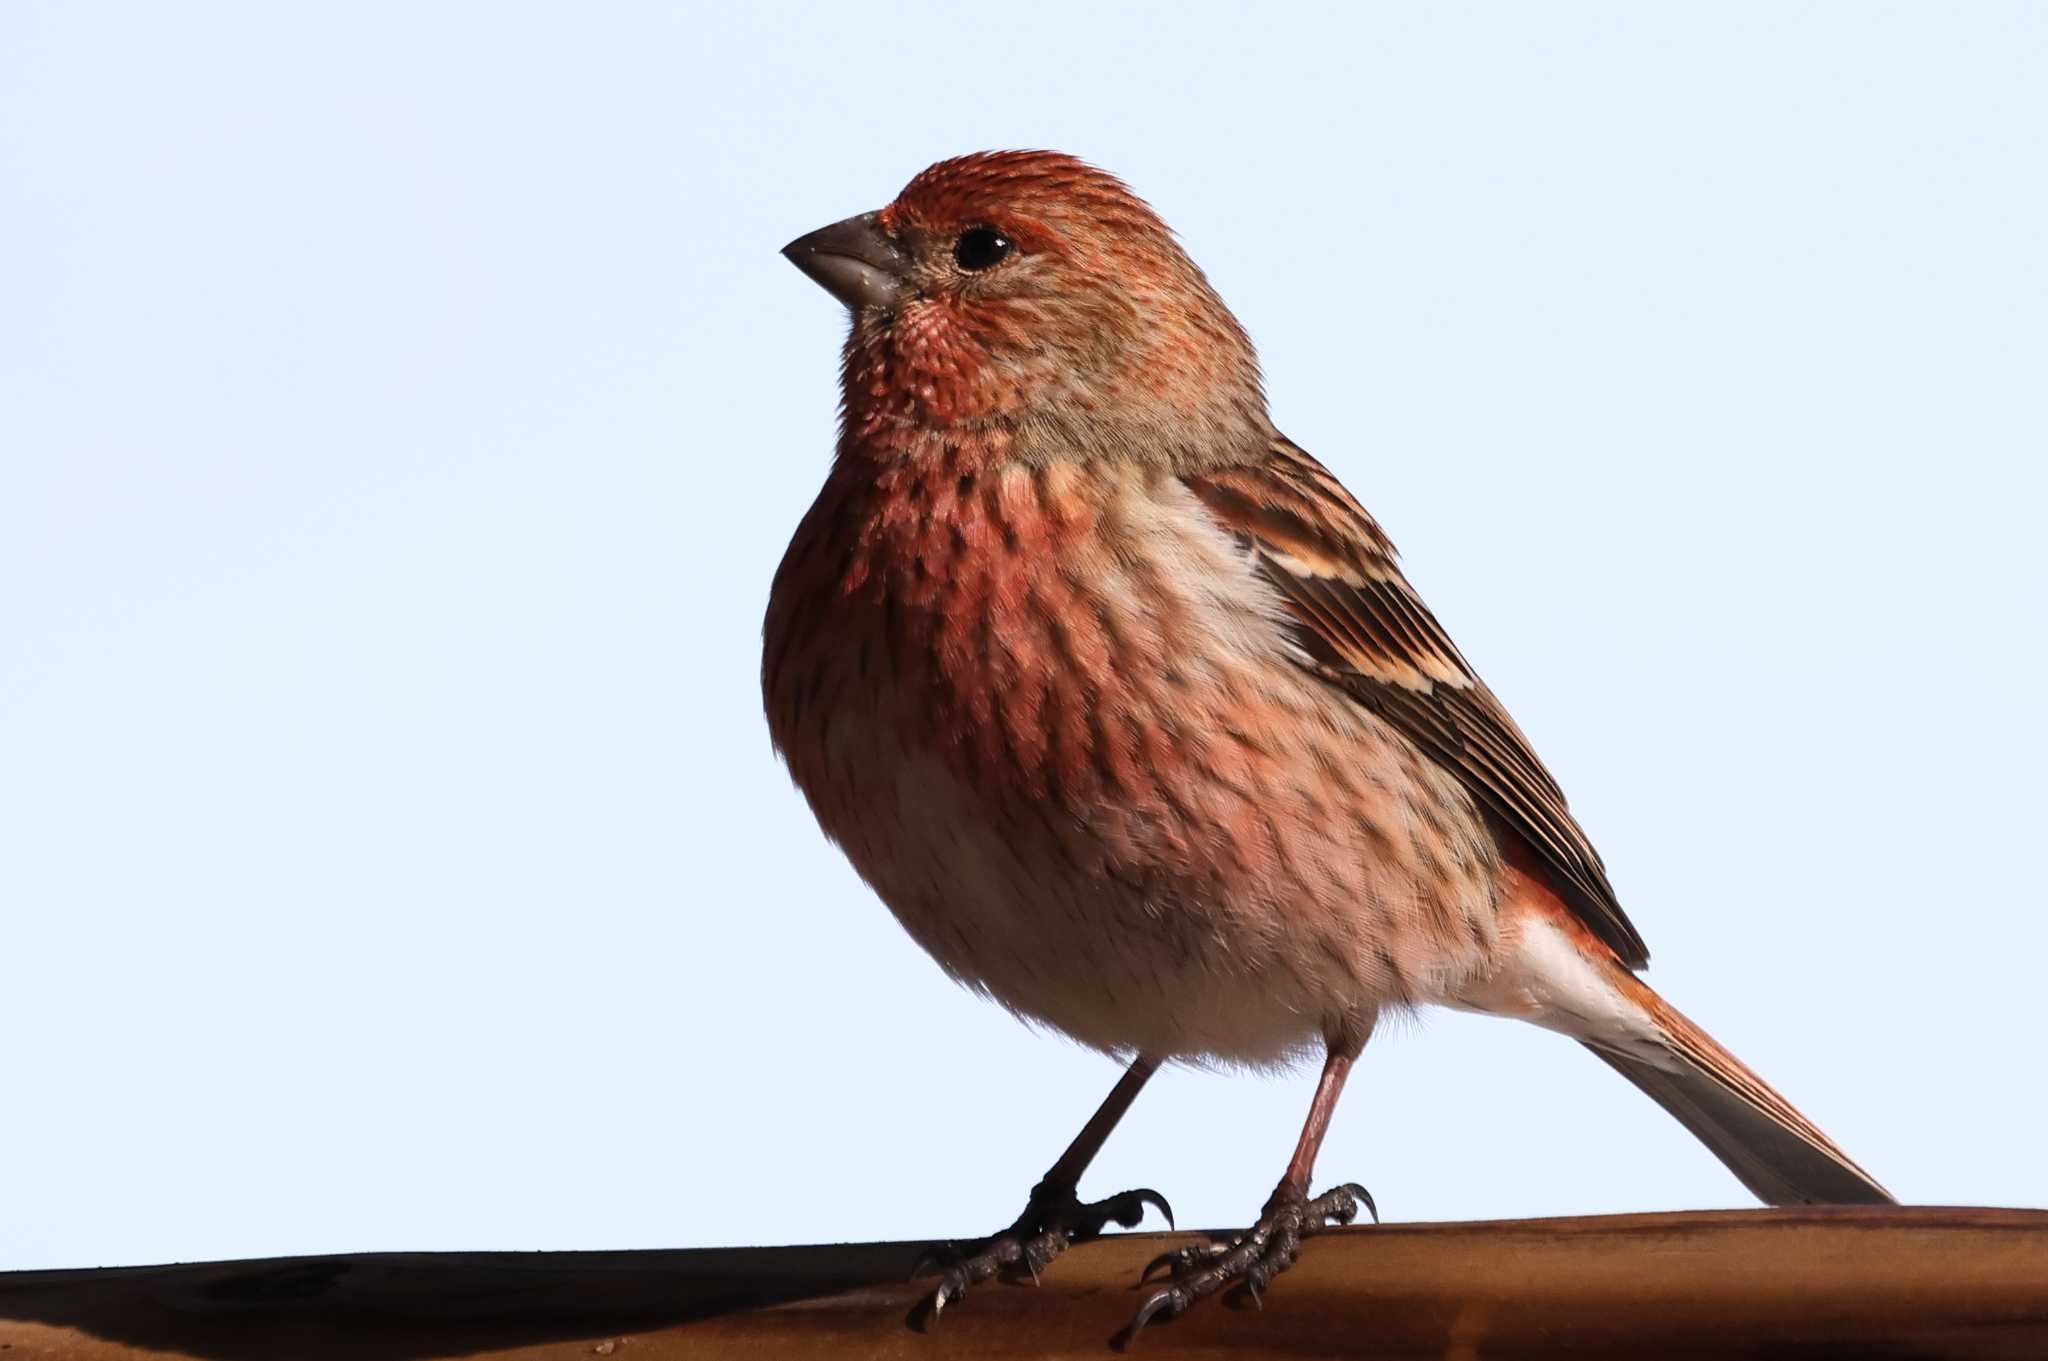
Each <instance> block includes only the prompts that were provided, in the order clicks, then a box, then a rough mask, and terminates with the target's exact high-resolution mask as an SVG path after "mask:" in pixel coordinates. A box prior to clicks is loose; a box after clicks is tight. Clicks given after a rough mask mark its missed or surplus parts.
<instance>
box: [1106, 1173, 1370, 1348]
mask: <svg viewBox="0 0 2048 1361" xmlns="http://www.w3.org/2000/svg"><path fill="white" fill-rule="evenodd" d="M1361 1205H1362V1206H1364V1207H1365V1209H1366V1211H1367V1213H1369V1214H1371V1215H1372V1217H1373V1222H1374V1223H1378V1222H1379V1217H1380V1213H1379V1209H1378V1207H1377V1206H1375V1205H1374V1204H1373V1203H1372V1196H1371V1195H1370V1194H1369V1193H1368V1192H1367V1191H1366V1189H1365V1188H1364V1187H1363V1186H1360V1185H1358V1184H1357V1183H1355V1182H1350V1183H1346V1184H1345V1185H1343V1186H1339V1187H1337V1188H1335V1189H1334V1190H1330V1191H1325V1192H1323V1193H1322V1194H1321V1195H1319V1196H1317V1197H1315V1198H1314V1199H1313V1200H1311V1199H1308V1198H1307V1197H1305V1196H1304V1195H1302V1193H1301V1192H1299V1191H1296V1190H1293V1189H1291V1188H1289V1187H1286V1186H1282V1187H1281V1188H1280V1189H1279V1190H1277V1191H1275V1192H1274V1193H1273V1198H1272V1199H1271V1200H1269V1201H1267V1202H1266V1208H1265V1209H1264V1210H1263V1211H1261V1212H1260V1214H1259V1222H1258V1223H1256V1224H1254V1225H1252V1226H1251V1228H1249V1229H1247V1230H1245V1231H1244V1233H1242V1234H1240V1235H1239V1236H1238V1237H1237V1239H1236V1241H1234V1242H1230V1243H1218V1242H1215V1241H1209V1242H1203V1243H1196V1244H1193V1245H1192V1246H1189V1247H1185V1248H1176V1249H1175V1250H1174V1251H1172V1252H1169V1253H1165V1254H1163V1255H1162V1256H1159V1257H1155V1258H1153V1259H1152V1262H1151V1264H1150V1265H1149V1266H1147V1267H1146V1268H1145V1272H1144V1275H1143V1276H1141V1277H1140V1278H1139V1279H1140V1280H1147V1281H1149V1280H1151V1279H1152V1273H1153V1272H1155V1271H1157V1270H1159V1269H1160V1268H1162V1267H1164V1268H1165V1269H1166V1272H1167V1275H1168V1276H1169V1278H1170V1281H1169V1283H1168V1284H1166V1285H1163V1286H1161V1287H1160V1288H1159V1289H1157V1290H1155V1291H1153V1292H1152V1293H1151V1294H1149V1295H1147V1296H1146V1297H1145V1302H1144V1303H1143V1304H1140V1305H1139V1306H1138V1312H1137V1314H1136V1315H1135V1316H1133V1317H1132V1319H1131V1321H1130V1323H1129V1325H1128V1326H1126V1327H1125V1329H1124V1331H1123V1333H1122V1335H1121V1336H1120V1337H1119V1338H1118V1342H1119V1344H1120V1345H1124V1346H1128V1345H1129V1344H1130V1342H1131V1341H1132V1340H1133V1339H1135V1338H1136V1337H1137V1336H1138V1333H1139V1330H1141V1329H1142V1328H1144V1326H1145V1325H1146V1324H1148V1323H1150V1322H1152V1321H1153V1320H1154V1319H1170V1318H1177V1317H1179V1316H1180V1315H1181V1314H1184V1313H1186V1312H1187V1311H1188V1310H1189V1309H1190V1308H1192V1307H1194V1304H1195V1302H1196V1301H1197V1300H1202V1299H1206V1298H1208V1297H1209V1296H1210V1295H1213V1294H1215V1293H1216V1292H1217V1291H1218V1290H1221V1289H1222V1288H1223V1287H1224V1286H1226V1285H1229V1284H1230V1283H1231V1282H1233V1281H1242V1282H1243V1283H1244V1287H1245V1289H1246V1290H1247V1291H1249V1292H1250V1294H1251V1297H1252V1299H1253V1300H1255V1301H1256V1300H1257V1299H1258V1298H1259V1297H1260V1296H1261V1295H1263V1294H1264V1293H1265V1292H1266V1287H1267V1286H1269V1285H1271V1284H1272V1282H1273V1278H1274V1277H1275V1276H1278V1275H1279V1274H1280V1273H1281V1272H1283V1271H1285V1270H1287V1268H1288V1267H1290V1266H1293V1265H1294V1259H1295V1257H1296V1256H1297V1255H1299V1254H1300V1252H1301V1242H1302V1240H1303V1239H1304V1238H1309V1237H1312V1236H1313V1235H1315V1234H1318V1233H1321V1232H1322V1231H1323V1230H1324V1229H1326V1228H1328V1227H1330V1226H1331V1225H1333V1224H1349V1223H1350V1222H1351V1221H1352V1220H1353V1219H1356V1218H1357V1217H1358V1210H1359V1207H1360V1206H1361Z"/></svg>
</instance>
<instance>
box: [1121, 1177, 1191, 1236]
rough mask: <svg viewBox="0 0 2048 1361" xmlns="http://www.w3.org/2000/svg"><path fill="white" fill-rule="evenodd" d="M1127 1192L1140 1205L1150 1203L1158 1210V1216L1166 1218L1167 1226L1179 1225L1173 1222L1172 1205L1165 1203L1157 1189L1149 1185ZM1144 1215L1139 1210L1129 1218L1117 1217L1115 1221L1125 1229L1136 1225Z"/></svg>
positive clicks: (1174, 1226) (1176, 1226)
mask: <svg viewBox="0 0 2048 1361" xmlns="http://www.w3.org/2000/svg"><path fill="white" fill-rule="evenodd" d="M1129 1194H1130V1195H1131V1196H1132V1197H1133V1198H1135V1199H1136V1200H1137V1202H1138V1204H1139V1206H1140V1207H1143V1206H1146V1205H1150V1206H1151V1207H1152V1208H1153V1209H1155V1210H1157V1211H1159V1214H1160V1216H1161V1217H1162V1218H1163V1219H1165V1220H1166V1227H1167V1228H1169V1229H1172V1228H1178V1227H1179V1226H1178V1225H1176V1224H1175V1223H1174V1222H1173V1206H1171V1205H1169V1204H1167V1203H1166V1197H1165V1196H1162V1195H1160V1194H1159V1193H1158V1192H1157V1191H1155V1190H1153V1189H1152V1188H1151V1187H1149V1186H1143V1187H1140V1188H1139V1189H1137V1190H1135V1191H1132V1192H1130V1193H1129ZM1144 1217H1145V1216H1144V1214H1143V1213H1142V1212H1141V1213H1139V1214H1137V1215H1134V1216H1132V1217H1131V1218H1129V1219H1119V1220H1117V1223H1119V1224H1121V1225H1123V1226H1124V1227H1125V1228H1127V1229H1135V1228H1136V1227H1138V1222H1139V1221H1140V1220H1142V1219H1143V1218H1144Z"/></svg>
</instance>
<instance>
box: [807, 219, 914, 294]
mask: <svg viewBox="0 0 2048 1361" xmlns="http://www.w3.org/2000/svg"><path fill="white" fill-rule="evenodd" d="M782 253H783V254H784V255H786V256H788V257H789V262H790V263H791V264H793V265H795V266H796V267H797V268H798V269H800V270H802V271H803V272H804V273H806V274H808V275H810V276H811V278H812V279H813V280H815V281H816V283H817V284H818V286H819V287H820V288H822V289H824V290H825V291H826V292H827V293H830V294H831V295H832V296H833V297H835V298H837V299H839V301H841V302H843V303H845V304H846V306H847V308H848V309H849V310H851V311H854V312H858V311H860V309H861V308H863V307H891V306H894V305H895V304H896V303H897V302H899V301H901V300H902V298H903V296H904V295H905V294H906V293H907V292H908V291H909V284H908V282H907V280H908V278H909V275H910V257H909V256H907V255H905V254H904V253H903V252H902V251H901V250H899V249H898V248H897V246H896V243H895V242H894V241H891V240H890V239H889V234H888V233H887V232H885V231H883V230H882V223H881V214H879V213H862V214H861V215H860V216H859V217H849V218H847V219H846V221H844V222H835V223H833V224H832V225H831V226H829V227H820V228H818V230H816V231H814V232H812V233H811V234H810V235H808V236H799V237H798V238H797V239H796V240H794V241H792V242H790V243H789V244H788V245H786V246H784V247H783V248H782Z"/></svg>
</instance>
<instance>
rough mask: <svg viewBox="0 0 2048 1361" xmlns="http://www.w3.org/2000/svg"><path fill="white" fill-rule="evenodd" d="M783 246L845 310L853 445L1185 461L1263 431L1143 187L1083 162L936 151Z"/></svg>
mask: <svg viewBox="0 0 2048 1361" xmlns="http://www.w3.org/2000/svg"><path fill="white" fill-rule="evenodd" d="M783 254H784V255H786V256H787V257H788V258H789V259H790V261H791V262H792V263H793V264H795V265H796V266H797V267H798V268H799V269H801V270H803V271H804V273H806V274H808V275H809V276H810V277H811V278H812V279H814V280H816V281H817V282H818V283H819V284H820V285H821V286H823V287H824V288H825V290H826V291H827V292H829V293H831V294H832V295H833V296H834V297H836V298H838V299H839V300H840V301H841V302H843V303H844V304H846V306H847V308H848V310H849V311H850V312H851V313H852V316H853V325H852V330H851V332H850V334H849V336H848V339H847V349H846V363H845V371H844V381H845V402H846V417H847V433H848V439H849V440H850V441H853V442H855V443H859V442H862V441H867V442H873V441H874V440H877V439H880V440H882V441H883V442H884V443H887V444H889V445H890V446H891V447H892V448H894V447H895V446H898V445H903V444H905V443H906V441H907V440H909V438H910V436H911V435H914V434H917V433H922V434H925V435H928V436H936V437H941V438H943V437H945V436H947V435H954V436H958V435H960V434H961V433H962V432H963V431H972V432H976V433H978V434H979V435H980V436H981V437H983V438H984V439H986V440H988V441H992V442H994V443H995V444H997V445H999V446H1000V447H1001V449H1002V451H1003V452H1004V454H1005V455H1006V456H1008V457H1014V458H1026V459H1030V458H1053V457H1062V458H1076V457H1090V456H1102V457H1124V458H1139V459H1144V460H1146V461H1151V462H1162V463H1166V464H1169V465H1174V466H1180V465H1187V464H1194V465H1200V464H1201V463H1204V462H1208V461H1211V460H1212V459H1213V458H1215V457H1216V456H1217V455H1216V450H1217V447H1218V446H1219V445H1228V446H1231V447H1235V448H1240V449H1241V448H1242V447H1243V442H1244V440H1245V439H1247V438H1251V439H1257V438H1260V437H1261V436H1262V435H1263V434H1265V433H1266V432H1268V431H1270V428H1271V427H1270V426H1269V425H1268V424H1267V422H1266V417H1265V403H1264V398H1263V395H1262V393H1261V391H1260V386H1259V374H1258V363H1257V360H1256V358H1255V357H1254V355H1253V352H1252V347H1251V342H1250V341H1249V340H1248V339H1247V338H1246V336H1245V333H1244V330H1243V328H1241V327H1240V326H1239V325H1238V323H1237V320H1236V318H1234V317H1233V316H1231V314H1230V311H1229V309H1228V308H1226V307H1225V306H1224V305H1223V301H1222V299H1220V298H1219V297H1217V296H1216V292H1215V290H1214V289H1212V288H1211V287H1210V286H1209V282H1208V280H1207V279H1206V278H1204V277H1203V275H1202V272H1201V270H1200V269H1198V268H1196V266H1195V264H1194V262H1193V261H1192V260H1190V259H1189V258H1188V256H1187V253H1186V252H1185V251H1183V250H1182V249H1181V247H1180V243H1179V242H1178V241H1176V240H1175V239H1174V236H1173V233H1172V232H1171V231H1169V230H1168V229H1167V227H1166V224H1165V223H1164V222H1162V221H1160V219H1159V217H1158V215H1157V214H1156V213H1154V212H1153V211H1152V209H1151V208H1150V207H1149V206H1147V205H1146V204H1145V202H1144V201H1143V200H1142V199H1140V198H1138V196H1137V195H1135V194H1133V193H1132V192H1131V191H1130V190H1129V189H1128V188H1126V187H1125V186H1124V185H1123V183H1122V182H1121V181H1119V180H1117V179H1116V178H1115V177H1114V176H1111V175H1109V174H1106V173H1104V172H1103V171H1100V170H1097V169H1095V168H1094V167H1092V166H1089V165H1086V164H1084V163H1083V162H1081V161H1079V160H1076V159H1075V158H1073V157H1071V156H1066V155H1061V154H1059V153H1056V152H1049V151H1002V152H983V153H979V154H976V155H972V156H962V157H959V158H957V159H954V160H948V161H941V162H939V163H938V164H937V165H934V166H932V167H930V168H929V169H927V170H925V171H923V172H922V173H920V174H919V175H918V176H917V177H916V178H915V179H913V180H911V181H910V183H909V184H908V185H906V186H904V188H903V191H902V192H901V193H899V194H898V195H897V196H896V198H895V199H894V200H893V201H892V202H891V203H889V204H888V206H886V207H884V208H882V209H879V210H878V211H875V212H868V213H862V214H860V215H859V216H856V217H850V218H848V219H846V220H845V221H843V222H837V223H834V224H833V225H831V226H829V227H824V228H821V229H820V230H818V231H814V232H811V233H809V234H808V235H806V236H801V237H799V238H797V239H796V240H795V241H792V242H790V244H789V245H788V246H786V247H784V249H783ZM892 431H893V432H895V434H894V435H893V436H892V435H891V433H890V432H892ZM842 444H843V446H844V444H845V441H843V442H842Z"/></svg>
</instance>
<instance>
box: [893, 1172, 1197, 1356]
mask: <svg viewBox="0 0 2048 1361" xmlns="http://www.w3.org/2000/svg"><path fill="white" fill-rule="evenodd" d="M1147 1205H1150V1206H1152V1207H1153V1208H1154V1209H1156V1210H1158V1211H1159V1213H1161V1214H1162V1215H1165V1216H1166V1222H1167V1224H1168V1225H1171V1224H1172V1223H1173V1207H1171V1206H1170V1205H1168V1204H1167V1203H1166V1197H1164V1196H1162V1195H1160V1194H1159V1193H1158V1192H1157V1191H1152V1190H1137V1191H1125V1192H1123V1193H1122V1194H1120V1195H1114V1196H1110V1197H1109V1198H1108V1199H1106V1200H1098V1201H1093V1202H1091V1203H1089V1204H1086V1205H1084V1204H1082V1203H1081V1198H1080V1197H1079V1196H1077V1195H1076V1194H1075V1193H1074V1188H1073V1187H1071V1186H1048V1185H1046V1184H1045V1183H1044V1182H1040V1183H1039V1184H1038V1185H1036V1186H1034V1187H1032V1188H1031V1199H1030V1200H1029V1201H1028V1202H1026V1204H1025V1206H1024V1213H1023V1214H1021V1215H1018V1216H1017V1222H1016V1223H1014V1224H1012V1225H1011V1226H1010V1227H1009V1228H1007V1229H1004V1230H1003V1231H1002V1232H1001V1233H999V1234H996V1235H995V1236H994V1237H991V1238H984V1239H983V1240H981V1241H980V1242H979V1243H975V1244H972V1245H970V1246H969V1247H968V1248H967V1249H965V1250H961V1249H956V1248H953V1247H951V1246H950V1245H949V1246H948V1247H947V1248H945V1249H943V1250H940V1251H934V1252H928V1253H926V1254H925V1255H924V1257H922V1258H920V1259H919V1261H918V1264H917V1266H916V1267H915V1268H914V1269H913V1270H912V1272H911V1274H912V1275H913V1276H922V1275H924V1274H925V1272H926V1271H929V1270H937V1271H938V1272H939V1283H938V1284H937V1285H936V1286H934V1287H933V1288H932V1293H931V1294H930V1295H928V1296H926V1297H925V1298H924V1300H923V1301H922V1302H921V1303H920V1304H919V1305H918V1306H917V1308H915V1309H913V1310H912V1311H911V1318H910V1321H911V1323H912V1325H913V1326H917V1327H924V1326H927V1325H929V1324H932V1323H935V1322H937V1321H938V1317H939V1315H940V1314H941V1313H942V1312H944V1310H945V1308H946V1306H947V1305H949V1304H954V1303H957V1302H958V1301H959V1300H960V1299H961V1298H962V1297H963V1296H965V1295H966V1294H967V1288H968V1287H969V1286H970V1285H978V1284H980V1283H981V1282H983V1281H988V1280H993V1279H994V1278H995V1277H997V1276H999V1275H1003V1274H1006V1273H1007V1274H1009V1275H1012V1276H1022V1275H1025V1274H1026V1273H1028V1274H1029V1275H1030V1277H1031V1279H1032V1280H1033V1281H1036V1280H1037V1279H1038V1274H1039V1273H1040V1272H1041V1271H1044V1270H1045V1268H1046V1266H1047V1265H1048V1264H1049V1263H1051V1261H1052V1260H1053V1258H1055V1257H1057V1256H1059V1255H1060V1254H1061V1253H1063V1252H1065V1251H1066V1250H1067V1249H1068V1248H1069V1247H1071V1246H1072V1245H1074V1244H1075V1243H1086V1242H1088V1241H1089V1240H1091V1239H1095V1238H1100V1237H1101V1236H1102V1231H1103V1230H1104V1229H1106V1228H1108V1227H1109V1226H1110V1225H1111V1224H1116V1225H1118V1226H1120V1227H1122V1228H1126V1229H1129V1228H1135V1227H1137V1224H1138V1221H1139V1220H1141V1219H1143V1218H1144V1217H1145V1207H1146V1206H1147Z"/></svg>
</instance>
